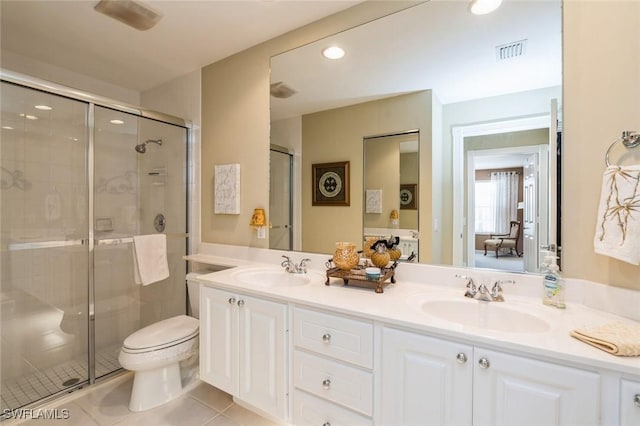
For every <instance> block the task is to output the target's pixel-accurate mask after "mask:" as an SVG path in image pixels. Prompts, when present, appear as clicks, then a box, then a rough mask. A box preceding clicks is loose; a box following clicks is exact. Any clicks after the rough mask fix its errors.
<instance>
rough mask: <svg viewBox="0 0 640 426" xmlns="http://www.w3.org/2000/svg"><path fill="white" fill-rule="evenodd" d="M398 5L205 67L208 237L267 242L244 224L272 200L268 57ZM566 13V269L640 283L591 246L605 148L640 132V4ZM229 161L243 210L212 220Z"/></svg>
mask: <svg viewBox="0 0 640 426" xmlns="http://www.w3.org/2000/svg"><path fill="white" fill-rule="evenodd" d="M397 6H398V5H397V3H395V2H366V3H364V4H362V5H359V6H357V7H356V8H352V9H349V10H348V11H346V12H345V13H344V14H339V16H334V17H330V18H327V19H325V20H323V21H319V22H318V23H315V24H312V25H310V26H308V27H306V28H304V29H302V30H299V31H295V32H293V33H289V34H287V35H285V36H282V37H279V38H277V39H274V40H272V41H270V42H268V43H265V44H263V45H260V46H257V47H255V48H252V49H249V50H247V51H245V52H242V53H239V54H237V55H234V56H232V57H230V58H227V59H225V60H223V61H220V62H217V63H215V64H211V65H209V66H207V67H205V68H203V70H202V78H203V104H202V107H203V113H202V122H203V129H202V144H203V147H202V152H203V162H202V168H203V172H202V186H203V189H202V228H203V229H202V239H203V241H206V242H218V243H230V244H243V245H252V246H261V247H266V245H265V244H266V240H261V241H260V242H259V241H257V240H254V239H253V238H254V237H252V234H251V232H250V229H249V226H248V225H247V224H248V222H249V218H250V215H251V211H252V209H253V208H254V207H260V206H266V205H267V204H268V184H267V182H268V161H267V159H268V146H269V92H268V87H269V84H268V83H269V57H270V56H271V55H273V54H276V53H280V52H282V51H284V50H287V49H290V48H293V47H295V46H297V45H300V44H302V43H304V42H309V41H313V40H316V39H318V38H320V37H322V36H325V35H329V34H332V33H335V32H337V31H340V30H343V29H346V28H349V27H351V26H353V25H355V24H358V23H362V22H366V21H367V20H368V19H370V18H373V17H375V16H376V15H378V16H381V15H383V14H384V13H385V8H386V11H390V10H391V9H393V8H397ZM360 12H366V13H367V14H368V15H367V16H368V17H367V18H364V19H363V18H360V17H358V14H359V13H360ZM563 15H564V16H563V25H564V28H563V31H564V35H563V41H564V88H563V98H564V106H563V114H564V120H563V121H564V132H565V133H564V152H563V155H564V160H563V165H564V196H563V206H562V213H563V223H562V227H563V248H564V259H565V262H564V264H563V268H564V271H565V275H566V276H568V277H577V278H585V279H590V280H593V281H599V282H604V283H610V284H612V285H616V286H622V287H630V288H637V289H640V278H639V277H640V268H638V267H637V266H632V265H628V264H625V263H623V262H619V261H616V260H612V259H609V258H606V257H603V256H599V255H595V254H594V252H593V249H592V246H593V243H592V240H593V236H594V232H595V226H596V225H595V224H596V214H597V212H596V210H597V205H598V198H599V188H600V183H601V171H602V169H603V164H604V163H603V161H604V153H605V151H606V149H607V148H608V146H609V144H610V142H611V141H612V140H613V139H614V138H615V137H617V135H619V134H620V132H621V131H622V130H640V96H639V94H640V78H638V76H639V75H640V37H638V27H637V22H639V21H640V2H639V1H636V0H633V1H600V2H599V1H589V2H587V1H580V0H567V1H565V4H564V14H563ZM612 46H615V48H613V47H612ZM443 153H444V154H443V155H446V150H444V151H443ZM228 162H235V163H240V164H241V166H242V178H241V179H242V197H241V203H242V214H241V215H239V216H231V217H221V216H220V215H215V216H214V215H213V208H212V192H213V191H212V179H213V171H212V169H213V164H222V163H228ZM445 171H446V169H445ZM421 199H424V198H421ZM449 209H450V207H449ZM443 211H445V212H446V211H447V206H446V204H445V208H444V209H443ZM449 211H450V210H449ZM447 216H450V215H446V214H443V215H442V217H443V219H444V218H446V217H447ZM431 219H432V218H431V217H429V221H428V222H423V221H421V224H423V223H432V221H431ZM440 225H442V222H440ZM434 226H435V225H434ZM421 228H423V229H424V226H423V225H421ZM441 237H442V239H443V240H446V235H444V234H443V235H441ZM435 239H436V238H434V240H435ZM421 254H422V247H421Z"/></svg>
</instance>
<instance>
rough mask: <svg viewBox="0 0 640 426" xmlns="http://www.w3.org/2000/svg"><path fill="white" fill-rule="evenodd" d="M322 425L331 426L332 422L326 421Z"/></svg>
mask: <svg viewBox="0 0 640 426" xmlns="http://www.w3.org/2000/svg"><path fill="white" fill-rule="evenodd" d="M322 426H331V423H329V422H324V424H323V425H322Z"/></svg>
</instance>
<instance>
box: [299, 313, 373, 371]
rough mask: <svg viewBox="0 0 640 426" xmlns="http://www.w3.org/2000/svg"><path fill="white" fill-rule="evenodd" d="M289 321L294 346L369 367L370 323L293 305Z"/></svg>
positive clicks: (370, 357)
mask: <svg viewBox="0 0 640 426" xmlns="http://www.w3.org/2000/svg"><path fill="white" fill-rule="evenodd" d="M293 320H294V326H293V329H294V336H293V342H294V344H295V345H296V346H297V347H300V348H305V349H309V350H311V351H314V352H317V353H319V354H323V355H327V356H330V357H333V358H337V359H340V360H342V361H347V362H351V363H353V364H357V365H361V366H363V367H366V368H372V366H373V324H371V323H369V322H365V321H359V320H354V319H351V318H345V317H341V316H337V315H328V314H323V313H320V312H316V311H312V310H309V309H303V308H297V307H296V308H294V310H293Z"/></svg>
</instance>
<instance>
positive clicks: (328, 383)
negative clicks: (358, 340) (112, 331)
mask: <svg viewBox="0 0 640 426" xmlns="http://www.w3.org/2000/svg"><path fill="white" fill-rule="evenodd" d="M293 384H294V386H295V387H297V388H298V389H302V390H305V391H307V392H309V393H312V394H314V395H316V396H319V397H321V398H324V399H327V400H329V401H333V402H335V403H337V404H340V405H344V406H345V407H348V408H351V409H353V410H356V411H358V412H360V413H362V414H365V415H367V416H370V415H371V413H372V407H373V374H372V373H370V372H368V371H363V370H360V369H358V368H356V367H350V366H347V365H344V364H340V363H338V362H336V361H331V360H328V359H325V358H321V357H318V356H315V355H311V354H308V353H306V352H302V351H295V352H294V354H293Z"/></svg>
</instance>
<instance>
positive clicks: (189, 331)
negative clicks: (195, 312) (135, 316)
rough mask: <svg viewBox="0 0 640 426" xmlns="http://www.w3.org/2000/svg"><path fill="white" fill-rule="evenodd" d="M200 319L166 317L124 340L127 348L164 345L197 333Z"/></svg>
mask: <svg viewBox="0 0 640 426" xmlns="http://www.w3.org/2000/svg"><path fill="white" fill-rule="evenodd" d="M199 327H200V321H198V320H197V319H196V318H192V317H188V316H186V315H179V316H177V317H173V318H168V319H166V320H162V321H159V322H156V323H154V324H151V325H148V326H146V327H144V328H142V329H140V330H138V331H136V332H135V333H133V334H131V335H130V336H129V337H127V338H126V339H125V340H124V344H123V346H124V347H125V348H127V349H145V348H152V347H157V346H166V345H169V344H172V343H176V342H178V341H180V340H186V339H188V338H191V337H192V336H193V335H194V334H197V333H198V329H199Z"/></svg>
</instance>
